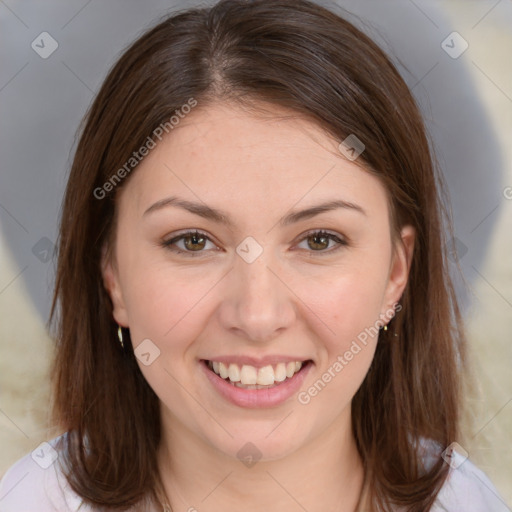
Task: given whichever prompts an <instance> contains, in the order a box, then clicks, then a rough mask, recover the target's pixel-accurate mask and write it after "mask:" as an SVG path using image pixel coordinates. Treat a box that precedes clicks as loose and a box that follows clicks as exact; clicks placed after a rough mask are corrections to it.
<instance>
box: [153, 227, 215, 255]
mask: <svg viewBox="0 0 512 512" xmlns="http://www.w3.org/2000/svg"><path fill="white" fill-rule="evenodd" d="M208 243H210V244H212V245H213V246H214V247H215V245H214V244H213V243H212V241H211V240H210V238H209V237H208V236H206V235H205V234H204V233H201V232H199V231H187V232H185V233H182V234H181V235H179V236H176V237H174V238H172V239H171V240H167V241H163V242H162V243H161V245H162V246H163V247H165V248H166V249H168V250H169V251H172V252H175V253H178V254H183V255H187V256H196V255H197V256H200V255H201V254H203V253H207V252H209V251H208V248H206V244H208Z"/></svg>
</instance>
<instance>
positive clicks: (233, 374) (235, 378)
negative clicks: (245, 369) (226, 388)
mask: <svg viewBox="0 0 512 512" xmlns="http://www.w3.org/2000/svg"><path fill="white" fill-rule="evenodd" d="M228 376H229V380H230V381H231V382H240V368H238V365H236V364H230V365H229V369H228Z"/></svg>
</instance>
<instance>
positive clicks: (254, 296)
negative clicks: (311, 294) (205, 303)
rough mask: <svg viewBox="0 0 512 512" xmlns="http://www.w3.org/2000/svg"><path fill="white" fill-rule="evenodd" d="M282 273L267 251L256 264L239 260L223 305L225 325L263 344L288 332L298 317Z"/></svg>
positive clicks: (292, 295) (248, 338)
mask: <svg viewBox="0 0 512 512" xmlns="http://www.w3.org/2000/svg"><path fill="white" fill-rule="evenodd" d="M274 267H275V268H274ZM279 274H280V272H279V271H278V268H277V265H276V264H275V260H274V261H270V258H268V257H266V254H265V251H264V252H263V254H262V255H261V256H260V257H259V258H258V259H256V261H254V262H252V263H247V262H246V261H244V260H243V259H242V258H237V259H236V260H235V263H234V268H233V270H232V271H231V272H230V273H229V275H228V281H227V291H226V294H225V296H224V300H223V301H222V303H221V305H220V312H219V315H220V321H221V324H222V326H223V327H224V328H225V329H227V330H229V331H230V332H232V333H234V334H236V335H237V336H239V337H244V338H245V339H247V340H250V341H254V342H260V343H265V342H269V341H272V340H273V339H274V338H275V337H277V336H279V335H281V334H282V333H283V332H284V331H285V330H286V329H288V328H289V327H290V326H291V325H292V324H293V322H294V321H295V318H296V308H295V307H294V299H293V298H294V294H293V293H292V291H291V290H290V288H289V287H287V285H286V282H285V280H284V279H283V278H282V277H281V276H280V275H279ZM281 274H282V272H281Z"/></svg>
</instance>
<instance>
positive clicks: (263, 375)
mask: <svg viewBox="0 0 512 512" xmlns="http://www.w3.org/2000/svg"><path fill="white" fill-rule="evenodd" d="M256 384H259V385H260V386H270V385H272V384H274V368H272V366H270V365H268V366H264V367H263V368H260V369H259V370H258V380H257V381H256Z"/></svg>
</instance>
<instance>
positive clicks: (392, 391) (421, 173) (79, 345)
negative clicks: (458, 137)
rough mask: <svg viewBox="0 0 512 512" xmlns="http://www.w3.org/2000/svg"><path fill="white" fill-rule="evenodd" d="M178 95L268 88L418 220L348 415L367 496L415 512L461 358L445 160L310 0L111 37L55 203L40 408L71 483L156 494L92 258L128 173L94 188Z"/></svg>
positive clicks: (405, 102) (129, 358)
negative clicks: (402, 278)
mask: <svg viewBox="0 0 512 512" xmlns="http://www.w3.org/2000/svg"><path fill="white" fill-rule="evenodd" d="M191 98H194V99H195V100H196V101H197V102H198V104H200V105H202V106H204V105H208V103H209V102H214V101H224V100H230V101H236V102H239V104H243V105H246V106H247V105H249V104H252V105H253V106H254V108H256V107H257V104H258V102H259V103H260V104H261V105H264V104H267V105H269V104H275V105H279V106H280V107H286V108H289V109H291V111H293V112H295V113H297V114H298V115H302V116H305V117H307V118H308V119H311V120H313V121H314V122H316V123H317V124H318V125H319V126H321V127H322V128H323V129H324V130H325V132H326V133H328V134H330V135H332V136H334V137H336V139H337V140H339V141H343V140H344V139H345V138H346V137H347V136H348V135H350V134H355V135H356V136H357V137H358V138H359V139H360V140H361V141H363V142H364V144H365V146H366V148H365V151H364V152H363V154H362V155H361V156H360V157H359V159H358V162H360V163H361V164H362V165H363V167H364V168H365V169H367V170H368V171H369V172H372V173H373V174H374V175H375V176H377V177H378V178H379V179H380V180H382V182H383V183H384V185H385V187H386V190H387V191H388V194H389V200H390V211H391V213H392V217H391V218H392V220H393V230H394V234H396V233H398V232H399V229H400V228H401V227H402V226H404V225H405V224H410V225H412V226H413V227H414V228H415V230H416V242H415V247H414V254H413V259H412V266H411V270H410V276H409V281H408V284H407V287H406V289H405V291H404V294H403V297H402V310H401V312H400V313H399V314H397V316H396V317H395V318H394V320H393V321H392V323H391V326H393V327H392V328H390V329H389V330H388V331H387V332H386V331H383V332H381V334H380V338H379V343H378V345H377V349H376V353H375V357H374V360H373V362H372V364H371V367H370V370H369V372H368V374H367V376H366V378H365V380H364V382H363V383H362V385H361V387H360V389H359V390H358V391H357V393H356V395H355V397H354V399H353V401H352V417H353V430H354V435H355V438H356V442H357V445H358V449H359V451H360V454H361V457H362V459H363V462H364V465H365V472H366V475H367V478H368V479H369V492H370V497H371V501H372V504H373V505H372V507H373V508H372V509H374V510H377V507H378V509H379V510H391V507H392V506H396V505H400V506H403V507H406V509H407V510H410V511H416V512H420V511H422V512H423V511H425V510H428V509H429V507H430V506H431V505H432V503H433V502H434V500H435V497H436V495H437V493H438V492H439V489H440V488H441V486H442V484H443V483H444V481H445V479H446V477H447V472H448V469H449V466H448V465H447V464H445V463H444V462H443V459H442V458H441V457H437V458H435V460H434V463H433V465H432V467H428V468H425V467H423V466H422V463H421V461H420V459H419V458H418V457H417V449H418V444H417V443H418V441H419V439H420V437H424V438H427V439H431V440H433V441H435V442H437V443H438V444H439V446H440V447H441V449H443V448H445V447H446V446H448V445H449V444H450V443H451V442H452V441H453V440H455V439H457V438H458V435H459V395H460V384H459V381H458V368H457V365H458V363H461V364H464V361H465V352H464V336H463V331H462V328H461V321H460V316H459V310H458V307H457V302H456V298H455V295H454V291H453V287H452V283H451V280H450V276H449V275H448V268H447V259H446V249H445V244H444V237H443V227H444V225H443V219H444V220H445V221H447V226H449V225H450V224H449V222H448V216H447V215H446V211H445V210H444V208H443V205H442V202H441V200H440V198H439V192H438V191H439V190H441V188H440V184H441V181H440V180H441V176H440V173H439V171H437V170H436V166H435V164H434V163H433V158H432V156H431V152H430V149H429V143H428V139H427V137H426V134H425V128H424V125H423V121H422V118H421V115H420V113H419V110H418V108H417V105H416V104H415V101H414V99H413V97H412V96H411V93H410V91H409V90H408V88H407V86H406V84H405V82H404V81H403V80H402V78H401V77H400V75H399V73H398V72H397V70H396V69H395V67H394V66H393V64H392V63H391V62H390V60H389V59H388V58H387V57H386V55H385V54H384V53H383V51H382V50H381V49H380V48H379V47H378V46H377V45H376V44H375V43H374V42H373V41H372V40H371V39H369V38H368V37H367V36H366V35H364V34H363V33H362V32H361V31H360V30H358V29H357V28H356V27H355V26H353V25H352V24H351V23H349V22H348V21H346V20H344V19H342V18H341V17H339V16H338V15H337V14H334V13H333V12H330V11H329V10H327V9H325V8H323V7H320V6H318V5H315V4H314V3H311V2H308V1H306V0H291V1H287V0H272V1H266V0H255V1H251V2H248V1H243V0H224V1H221V2H219V3H217V4H216V5H214V6H212V7H208V8H196V9H190V10H188V11H185V12H181V13H177V14H174V15H172V16H170V17H168V18H166V19H164V20H163V21H160V22H159V24H158V25H156V26H155V27H154V28H152V29H151V30H149V31H148V32H146V33H145V34H144V35H143V36H142V37H140V38H139V39H138V40H137V41H135V43H134V44H132V46H130V47H129V48H128V49H127V50H126V51H125V52H124V54H123V55H122V56H121V58H120V59H119V60H118V62H117V63H116V64H115V65H114V67H113V68H112V70H111V71H110V72H109V74H108V76H107V77H106V79H105V81H104V84H103V86H102V87H101V89H100V91H99V93H98V94H97V96H96V98H95V100H94V102H93V104H92V106H91V107H90V109H89V111H88V113H87V116H86V118H85V124H84V125H83V128H82V132H81V137H80V140H79V143H78V146H77V149H76V154H75V157H74V161H73V164H72V167H71V172H70V176H69V181H68V184H67V189H66V193H65V198H64V203H63V209H62V211H61V225H60V235H59V238H60V240H59V255H58V269H57V278H56V287H55V294H54V298H53V303H52V310H51V314H50V321H52V320H53V319H54V318H55V316H56V315H55V313H56V309H57V308H56V305H57V303H58V304H59V306H60V311H59V315H58V319H59V322H58V326H57V332H56V338H57V352H56V358H55V362H54V368H53V375H54V394H53V398H54V406H53V413H54V419H55V422H56V423H57V424H58V425H59V426H60V427H61V428H63V429H65V430H66V431H67V432H68V437H67V444H66V447H65V448H66V450H65V454H66V457H65V458H66V460H68V461H69V467H70V470H69V471H68V473H67V478H68V481H69V483H70V484H71V486H72V488H73V489H74V490H75V491H76V492H77V493H78V494H79V495H81V496H82V497H83V498H84V499H85V501H86V502H89V503H91V504H94V505H96V506H97V507H98V506H104V507H105V508H106V509H118V510H120V509H126V508H128V507H129V506H133V505H136V504H137V505H140V504H141V503H142V502H143V501H144V500H145V499H146V498H148V496H149V497H152V498H151V499H153V498H155V499H156V494H155V493H156V489H157V486H158V485H159V483H160V480H159V475H158V469H157V463H156V454H157V448H158V445H159V440H160V420H159V404H158V398H157V396H156V395H155V393H154V392H153V390H152V389H151V388H150V386H149V385H148V383H147V382H146V380H145V379H144V377H143V376H142V373H141V372H140V370H139V367H138V365H137V363H136V360H135V356H134V354H133V351H132V350H128V351H127V353H124V352H123V351H122V350H121V347H120V345H119V343H118V341H117V332H116V329H117V324H116V323H115V321H114V320H113V316H112V303H111V301H110V297H109V296H108V294H107V292H106V290H105V288H104V285H103V281H102V276H101V273H100V260H101V254H102V248H103V246H104V245H106V246H107V247H111V245H112V239H113V236H114V234H115V214H116V201H115V200H116V198H117V197H118V195H119V192H120V190H121V189H122V187H123V186H124V185H125V184H126V182H127V181H128V180H129V176H128V177H126V178H125V179H124V180H123V181H122V182H121V183H119V185H118V186H117V187H115V189H114V190H113V192H112V193H110V194H107V197H105V198H104V199H98V198H97V197H96V194H95V193H94V191H95V190H97V189H98V188H99V187H102V186H103V184H105V183H106V182H107V181H109V180H110V179H111V178H112V176H113V174H114V173H115V171H116V170H117V169H119V168H121V167H122V166H123V165H124V164H125V162H127V161H128V160H129V159H130V157H131V156H132V154H133V152H134V151H136V150H137V149H138V148H140V147H141V146H142V145H143V144H144V142H145V141H146V140H147V138H148V136H151V135H152V133H153V131H154V130H155V128H157V127H158V126H159V125H161V124H162V123H165V122H167V121H168V120H169V118H170V116H171V115H173V114H174V113H175V111H176V110H177V109H179V108H180V106H182V105H184V104H186V103H187V102H189V100H190V99H191ZM133 172H136V169H134V171H133ZM395 333H396V334H397V335H398V337H395V336H394V334H395ZM125 335H126V334H125Z"/></svg>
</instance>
